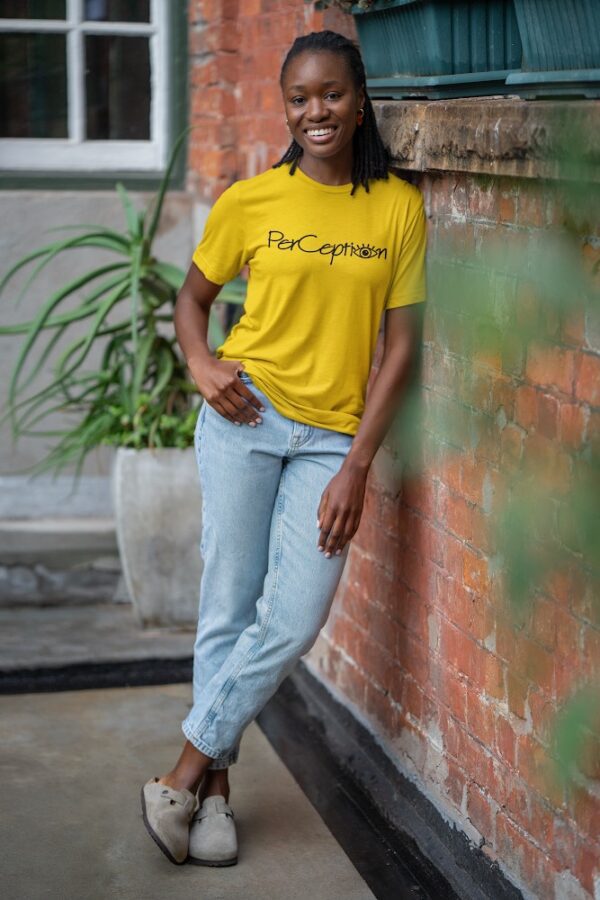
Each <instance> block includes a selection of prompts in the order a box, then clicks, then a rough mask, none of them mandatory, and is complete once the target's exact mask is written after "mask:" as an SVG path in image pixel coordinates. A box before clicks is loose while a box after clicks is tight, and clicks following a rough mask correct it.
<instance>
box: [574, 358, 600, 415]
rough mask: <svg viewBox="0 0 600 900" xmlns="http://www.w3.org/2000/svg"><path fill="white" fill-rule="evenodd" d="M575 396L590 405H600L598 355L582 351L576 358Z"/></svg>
mask: <svg viewBox="0 0 600 900" xmlns="http://www.w3.org/2000/svg"><path fill="white" fill-rule="evenodd" d="M575 396H576V397H577V399H578V400H583V401H584V402H585V403H589V404H590V405H591V406H600V356H596V355H595V354H593V353H582V354H581V355H580V357H579V360H578V365H577V376H576V379H575Z"/></svg>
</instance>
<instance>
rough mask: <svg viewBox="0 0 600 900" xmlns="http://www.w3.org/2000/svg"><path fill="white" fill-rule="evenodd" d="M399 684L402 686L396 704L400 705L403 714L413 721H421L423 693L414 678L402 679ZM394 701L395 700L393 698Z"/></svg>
mask: <svg viewBox="0 0 600 900" xmlns="http://www.w3.org/2000/svg"><path fill="white" fill-rule="evenodd" d="M399 683H400V684H401V685H402V689H401V691H400V694H401V696H400V697H398V702H400V703H401V705H402V710H403V712H404V713H405V714H407V715H410V716H412V717H413V719H415V720H416V719H418V720H421V719H422V718H423V691H422V689H421V687H420V686H419V685H418V684H417V683H416V681H415V680H414V678H410V677H406V678H404V679H402V680H401V682H399ZM396 689H397V688H396ZM394 699H396V698H395V696H394Z"/></svg>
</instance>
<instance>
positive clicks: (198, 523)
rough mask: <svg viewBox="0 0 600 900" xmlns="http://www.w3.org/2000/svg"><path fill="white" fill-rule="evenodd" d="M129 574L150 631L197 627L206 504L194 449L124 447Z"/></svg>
mask: <svg viewBox="0 0 600 900" xmlns="http://www.w3.org/2000/svg"><path fill="white" fill-rule="evenodd" d="M113 490H114V506H115V519H116V528H117V542H118V545H119V553H120V556H121V564H122V567H123V576H124V578H125V583H126V585H127V589H128V591H129V595H130V597H131V600H132V603H133V606H134V609H135V611H136V614H137V617H138V619H139V621H140V623H141V624H142V625H188V626H191V625H195V624H196V622H197V620H198V604H199V594H200V590H199V589H200V576H201V574H202V558H201V556H200V537H201V531H202V498H201V493H200V483H199V479H198V471H197V468H196V460H195V456H194V449H193V447H190V448H188V449H186V450H175V449H168V450H166V449H156V450H130V449H124V448H119V449H118V450H117V453H116V457H115V465H114V470H113Z"/></svg>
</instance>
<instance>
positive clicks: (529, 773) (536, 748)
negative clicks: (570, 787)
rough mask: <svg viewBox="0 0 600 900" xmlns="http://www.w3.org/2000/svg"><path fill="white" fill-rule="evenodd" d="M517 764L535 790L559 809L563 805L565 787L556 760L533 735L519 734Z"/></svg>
mask: <svg viewBox="0 0 600 900" xmlns="http://www.w3.org/2000/svg"><path fill="white" fill-rule="evenodd" d="M517 764H518V767H519V772H520V774H521V777H522V778H524V779H525V781H527V783H528V784H529V785H530V787H531V788H533V790H535V791H537V793H538V794H540V795H541V796H542V797H545V798H546V799H547V800H548V801H549V802H550V803H552V804H553V806H555V807H556V808H557V809H558V808H560V807H561V806H562V804H563V802H564V789H563V786H562V784H561V783H560V781H559V779H558V777H557V772H556V767H555V764H554V761H553V760H552V759H551V757H550V756H549V755H548V752H547V751H546V749H545V748H544V747H543V746H542V745H541V744H540V743H539V742H538V741H536V740H535V739H534V738H532V737H531V735H527V734H524V735H520V736H519V739H518V741H517Z"/></svg>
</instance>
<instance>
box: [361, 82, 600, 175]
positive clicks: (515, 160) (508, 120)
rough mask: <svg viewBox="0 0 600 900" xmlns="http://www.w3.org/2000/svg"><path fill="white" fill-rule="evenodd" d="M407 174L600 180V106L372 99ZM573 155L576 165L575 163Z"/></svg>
mask: <svg viewBox="0 0 600 900" xmlns="http://www.w3.org/2000/svg"><path fill="white" fill-rule="evenodd" d="M373 106H374V108H375V111H376V114H377V121H378V124H379V127H380V130H381V134H382V137H383V139H384V141H385V143H386V144H388V146H389V147H390V149H391V151H392V154H393V158H394V162H395V164H396V165H398V166H399V167H401V168H403V169H408V170H413V171H416V172H424V171H427V170H431V169H433V170H439V171H449V172H473V173H477V174H484V175H505V176H513V177H514V176H517V177H521V178H551V179H558V178H572V177H580V178H581V177H582V178H585V179H586V180H589V181H594V182H600V143H599V142H598V133H599V132H600V100H573V101H540V102H536V101H527V100H519V99H514V98H495V97H494V98H481V97H476V98H473V99H460V100H433V101H423V100H375V101H373ZM574 150H575V151H576V153H577V158H578V166H577V168H576V169H574V168H573V167H572V163H571V164H570V162H569V161H570V160H572V156H573V152H574Z"/></svg>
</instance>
